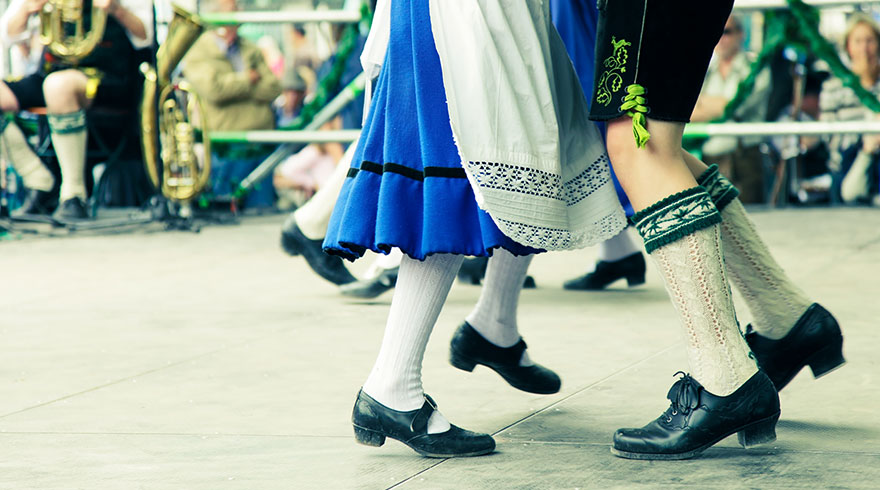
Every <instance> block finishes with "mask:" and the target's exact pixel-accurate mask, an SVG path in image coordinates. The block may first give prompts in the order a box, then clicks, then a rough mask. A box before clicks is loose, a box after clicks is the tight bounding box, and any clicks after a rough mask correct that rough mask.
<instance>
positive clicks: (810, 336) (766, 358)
mask: <svg viewBox="0 0 880 490" xmlns="http://www.w3.org/2000/svg"><path fill="white" fill-rule="evenodd" d="M746 342H748V344H749V347H750V348H751V349H752V352H753V353H754V354H755V358H757V360H758V365H759V366H761V369H763V370H764V372H765V373H767V376H769V377H770V379H771V380H772V381H773V385H774V386H776V390H777V391H781V390H782V388H784V387H785V385H787V384H788V382H789V381H791V380H792V379H793V378H794V377H795V375H797V373H798V372H800V370H801V369H802V368H803V367H804V366H810V369H811V370H812V371H813V377H814V378H818V377H819V376H822V375H823V374H827V373H829V372H831V371H832V370H834V369H835V368H837V367H839V366H840V365H841V364H843V363H844V362H846V360H845V359H844V358H843V335H842V334H841V333H840V325H838V324H837V320H835V319H834V317H833V316H831V313H829V312H828V310H826V309H825V308H823V307H822V305H820V304H818V303H813V304H812V305H810V307H809V308H807V311H806V312H804V314H803V315H801V317H800V318H799V319H798V321H797V323H795V324H794V327H792V329H791V331H790V332H788V335H786V336H785V337H783V338H781V339H779V340H771V339H768V338H767V337H762V336H761V335H759V334H758V332H755V331H754V330H753V329H752V326H751V325H749V326H748V327H746Z"/></svg>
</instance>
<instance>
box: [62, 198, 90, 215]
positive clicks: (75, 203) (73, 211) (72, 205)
mask: <svg viewBox="0 0 880 490" xmlns="http://www.w3.org/2000/svg"><path fill="white" fill-rule="evenodd" d="M55 217H56V218H58V219H60V220H81V219H88V218H89V213H88V212H87V211H86V204H85V203H84V202H83V200H82V199H80V198H78V197H73V198H70V199H68V200H66V201H64V202H62V203H61V206H60V207H59V208H58V210H57V211H56V212H55Z"/></svg>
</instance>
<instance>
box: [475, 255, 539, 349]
mask: <svg viewBox="0 0 880 490" xmlns="http://www.w3.org/2000/svg"><path fill="white" fill-rule="evenodd" d="M531 263H532V256H531V255H526V256H521V257H517V256H515V255H513V254H512V253H510V252H508V251H507V250H504V249H501V248H499V249H497V250H495V251H494V253H493V254H492V257H490V258H489V264H488V265H487V266H486V277H485V278H484V279H483V289H482V291H480V299H479V301H477V305H476V306H475V307H474V309H473V311H471V313H470V314H469V315H468V316H467V318H466V320H467V322H468V323H469V324H470V325H471V326H472V327H474V330H476V331H477V332H478V333H479V334H480V335H482V336H483V338H485V339H486V340H488V341H489V342H491V343H493V344H495V345H497V346H498V347H511V346H512V345H514V344H516V343H517V342H519V340H520V335H519V329H518V328H517V324H516V312H517V307H518V305H519V293H520V291H522V285H523V280H524V279H525V277H526V272H527V271H528V270H529V264H531ZM520 365H522V366H531V365H532V362H531V360H530V359H529V357H528V353H527V352H523V356H522V359H520Z"/></svg>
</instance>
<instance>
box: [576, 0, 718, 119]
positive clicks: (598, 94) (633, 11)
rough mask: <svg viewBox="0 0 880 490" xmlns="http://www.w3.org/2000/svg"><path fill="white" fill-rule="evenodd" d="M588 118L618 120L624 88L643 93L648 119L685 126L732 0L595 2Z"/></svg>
mask: <svg viewBox="0 0 880 490" xmlns="http://www.w3.org/2000/svg"><path fill="white" fill-rule="evenodd" d="M598 7H599V26H598V32H597V36H596V75H595V77H594V78H595V79H594V82H593V99H592V101H591V103H590V119H592V120H594V121H607V120H609V119H614V118H617V117H619V116H622V115H623V114H624V113H625V112H624V111H621V110H620V105H621V104H622V103H623V97H624V96H625V95H626V88H627V87H628V86H630V85H632V84H638V85H641V86H642V87H644V88H645V89H646V91H647V93H646V94H645V98H646V99H647V102H646V105H647V106H648V113H647V116H648V118H651V119H658V120H663V121H677V122H688V121H690V118H691V113H692V112H693V110H694V105H695V104H696V103H697V97H698V96H699V95H700V89H701V88H702V85H703V80H704V78H705V76H706V69H707V68H708V67H709V60H710V59H711V58H712V51H713V50H714V48H715V45H716V44H718V40H719V39H721V34H722V33H723V31H724V24H725V23H726V22H727V18H728V17H729V16H730V12H731V9H732V8H733V0H599V2H598Z"/></svg>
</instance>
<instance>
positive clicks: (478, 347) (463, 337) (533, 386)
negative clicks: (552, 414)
mask: <svg viewBox="0 0 880 490" xmlns="http://www.w3.org/2000/svg"><path fill="white" fill-rule="evenodd" d="M525 350H526V343H525V341H523V340H522V339H519V342H517V343H516V344H515V345H513V346H512V347H506V348H505V347H498V346H497V345H495V344H493V343H491V342H489V341H488V340H486V339H485V338H483V336H482V335H480V334H479V332H477V331H476V330H474V328H473V327H471V326H470V324H468V322H464V323H463V324H462V325H461V326H460V327H458V330H457V331H456V332H455V335H453V336H452V342H451V343H450V345H449V362H450V363H451V364H452V365H453V366H455V367H457V368H458V369H461V370H463V371H468V372H470V371H473V370H474V367H476V365H477V364H482V365H484V366H486V367H488V368H489V369H492V370H493V371H495V372H496V373H498V374H500V375H501V377H502V378H504V380H505V381H507V382H508V383H510V386H513V387H514V388H516V389H518V390H522V391H527V392H529V393H537V394H539V395H551V394H553V393H557V392H558V391H559V388H560V386H561V385H562V381H561V380H560V379H559V376H558V375H557V374H556V373H554V372H553V371H551V370H549V369H547V368H545V367H544V366H541V365H539V364H533V365H531V366H520V365H519V361H520V359H522V355H523V352H524V351H525Z"/></svg>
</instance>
